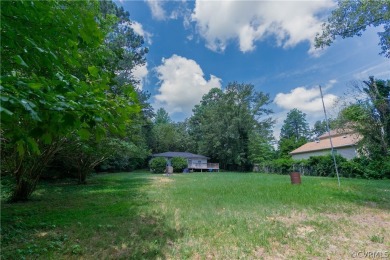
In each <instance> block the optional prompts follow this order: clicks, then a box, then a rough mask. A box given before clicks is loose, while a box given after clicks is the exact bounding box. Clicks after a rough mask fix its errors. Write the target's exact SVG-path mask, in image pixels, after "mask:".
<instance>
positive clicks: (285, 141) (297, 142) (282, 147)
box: [278, 137, 307, 158]
mask: <svg viewBox="0 0 390 260" xmlns="http://www.w3.org/2000/svg"><path fill="white" fill-rule="evenodd" d="M306 142H307V139H306V138H303V137H301V138H299V139H296V138H295V137H291V138H282V139H280V140H279V149H278V150H279V156H280V157H281V158H291V155H290V152H291V151H293V150H295V149H296V148H298V147H300V146H302V145H304V144H305V143H306Z"/></svg>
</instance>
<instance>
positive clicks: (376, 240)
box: [370, 235, 385, 244]
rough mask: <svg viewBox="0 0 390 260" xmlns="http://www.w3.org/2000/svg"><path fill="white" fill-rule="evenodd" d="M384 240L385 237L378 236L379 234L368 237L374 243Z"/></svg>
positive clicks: (380, 242)
mask: <svg viewBox="0 0 390 260" xmlns="http://www.w3.org/2000/svg"><path fill="white" fill-rule="evenodd" d="M384 240H385V237H384V236H380V235H373V236H371V237H370V241H371V242H374V243H379V244H383V242H384Z"/></svg>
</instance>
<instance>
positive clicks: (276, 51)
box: [117, 0, 390, 137]
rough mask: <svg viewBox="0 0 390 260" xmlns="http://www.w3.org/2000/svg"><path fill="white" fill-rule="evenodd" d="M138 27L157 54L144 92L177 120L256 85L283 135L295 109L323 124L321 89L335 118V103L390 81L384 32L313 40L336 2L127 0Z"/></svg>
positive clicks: (144, 75)
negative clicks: (211, 97)
mask: <svg viewBox="0 0 390 260" xmlns="http://www.w3.org/2000/svg"><path fill="white" fill-rule="evenodd" d="M117 3H118V4H119V5H122V6H123V7H124V8H125V10H127V11H129V13H130V18H131V20H132V21H133V25H132V26H133V29H134V30H135V31H136V32H137V33H139V34H141V35H143V36H144V38H145V42H146V43H145V44H146V46H148V47H149V48H150V52H149V53H148V54H147V65H146V66H144V67H142V68H141V67H140V68H137V70H136V71H135V74H136V76H137V77H139V78H140V79H142V84H141V85H140V86H139V87H141V88H142V89H143V90H146V91H149V92H150V93H151V94H152V97H151V100H150V102H151V103H152V104H153V106H154V107H155V109H158V108H159V107H164V108H165V109H166V110H167V111H168V112H169V114H170V115H171V117H172V119H173V120H175V121H181V120H183V119H184V118H186V117H189V116H190V115H191V110H192V107H193V106H194V105H195V104H197V103H198V102H199V101H200V100H201V97H202V95H203V94H205V93H207V92H208V91H209V90H210V89H211V88H213V87H219V88H224V86H226V85H227V84H228V83H229V82H232V81H237V82H239V83H250V84H253V85H254V86H255V88H256V90H257V91H262V92H265V93H269V94H270V96H271V98H272V100H273V103H272V105H271V108H272V109H273V110H274V112H275V113H274V115H273V117H274V118H275V119H276V120H277V122H276V125H275V129H274V130H275V136H276V137H278V135H279V131H280V126H281V124H282V123H283V120H284V119H285V117H286V114H287V112H288V111H289V110H291V109H293V108H298V109H300V110H302V111H303V112H305V113H306V114H307V120H308V121H309V123H310V124H313V123H314V121H316V120H319V119H323V112H322V103H321V100H320V93H319V89H318V85H319V84H321V85H322V86H323V90H324V94H325V104H326V106H327V108H328V109H329V113H330V114H331V115H332V114H333V115H335V114H336V113H337V107H336V106H335V100H337V98H340V97H345V93H346V92H348V90H349V89H350V88H351V86H352V84H353V82H356V81H362V80H366V79H367V78H368V76H371V75H372V76H375V77H376V78H381V79H389V78H390V61H389V59H386V58H384V57H382V56H380V55H379V54H378V53H379V52H380V47H379V46H378V42H379V38H378V36H377V34H376V33H377V31H378V30H380V28H369V29H368V30H367V31H366V32H364V33H363V35H362V36H361V37H354V38H348V39H341V38H340V39H337V40H336V42H334V44H333V45H332V46H331V47H329V48H327V49H325V50H316V49H315V48H314V47H313V40H314V36H315V34H316V32H320V30H321V24H322V22H323V21H325V19H326V17H327V14H329V12H330V11H331V10H332V9H333V8H335V6H336V5H335V3H334V2H332V1H330V0H325V1H274V2H271V1H119V2H117Z"/></svg>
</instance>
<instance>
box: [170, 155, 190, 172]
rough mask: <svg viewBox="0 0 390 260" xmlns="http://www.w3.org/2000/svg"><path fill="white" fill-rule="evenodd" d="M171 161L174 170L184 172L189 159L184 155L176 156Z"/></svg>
mask: <svg viewBox="0 0 390 260" xmlns="http://www.w3.org/2000/svg"><path fill="white" fill-rule="evenodd" d="M171 163H172V167H173V171H174V172H183V170H184V169H185V168H187V166H188V163H187V159H185V158H183V157H174V158H172V160H171Z"/></svg>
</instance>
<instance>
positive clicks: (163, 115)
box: [154, 108, 172, 124]
mask: <svg viewBox="0 0 390 260" xmlns="http://www.w3.org/2000/svg"><path fill="white" fill-rule="evenodd" d="M171 122H172V120H171V118H170V116H169V114H168V112H167V111H166V110H165V109H164V108H159V109H158V110H157V112H156V116H155V118H154V123H155V124H169V123H171Z"/></svg>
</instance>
